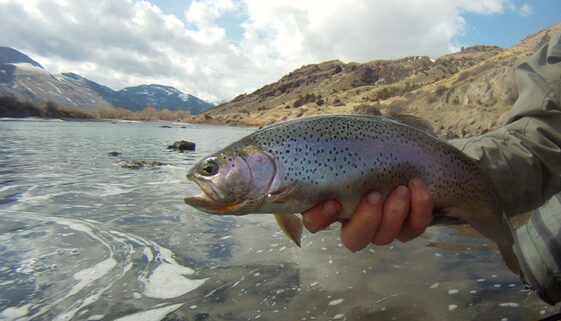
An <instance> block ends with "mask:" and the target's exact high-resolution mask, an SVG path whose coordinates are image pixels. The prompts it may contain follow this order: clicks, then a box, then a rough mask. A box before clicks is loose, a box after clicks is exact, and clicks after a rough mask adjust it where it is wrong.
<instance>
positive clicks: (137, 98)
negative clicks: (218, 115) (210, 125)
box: [118, 85, 213, 114]
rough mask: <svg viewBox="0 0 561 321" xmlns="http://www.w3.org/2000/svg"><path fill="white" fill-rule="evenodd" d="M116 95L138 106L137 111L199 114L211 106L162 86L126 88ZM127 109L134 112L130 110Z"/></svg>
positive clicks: (176, 90)
mask: <svg viewBox="0 0 561 321" xmlns="http://www.w3.org/2000/svg"><path fill="white" fill-rule="evenodd" d="M118 94H119V97H121V98H122V99H127V100H130V101H132V102H133V103H135V104H136V105H137V106H139V107H138V109H137V110H142V109H144V108H145V107H154V108H156V109H157V110H162V109H168V110H170V111H176V110H190V111H191V113H192V114H200V113H202V112H204V111H206V110H208V109H209V108H210V107H212V106H213V105H212V104H210V103H207V102H205V101H203V100H201V99H199V98H197V97H195V96H192V95H189V94H184V93H183V92H181V91H180V90H178V89H176V88H174V87H169V86H162V85H141V86H136V87H127V88H124V89H121V90H119V91H118ZM129 109H131V110H133V111H134V109H132V108H129Z"/></svg>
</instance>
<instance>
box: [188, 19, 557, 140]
mask: <svg viewBox="0 0 561 321" xmlns="http://www.w3.org/2000/svg"><path fill="white" fill-rule="evenodd" d="M559 28H561V24H558V25H555V26H552V27H550V28H548V29H545V30H543V31H541V32H539V33H537V34H535V35H532V36H529V37H527V38H526V39H524V40H522V42H520V43H519V44H518V45H516V46H514V47H512V48H509V49H507V50H503V49H501V48H499V47H494V46H491V47H490V46H475V47H470V48H466V49H464V50H463V51H461V52H458V53H453V54H449V55H446V56H443V57H440V58H438V59H436V60H434V61H433V60H431V59H430V58H429V57H422V56H412V57H406V58H401V59H396V60H375V61H370V62H366V63H343V62H341V61H338V60H333V61H327V62H323V63H320V64H312V65H306V66H303V67H301V68H299V69H296V70H294V71H293V72H291V73H289V74H287V75H285V76H283V77H282V78H281V79H280V80H279V81H277V82H275V83H272V84H269V85H266V86H264V87H262V88H260V89H258V90H256V91H255V92H253V93H250V94H243V95H240V96H238V97H236V98H234V99H233V100H232V101H230V102H227V103H224V104H221V105H218V106H216V107H214V108H212V109H210V110H209V111H208V112H207V113H205V114H204V115H201V116H200V117H196V118H194V119H193V120H194V121H201V122H205V121H206V122H214V123H219V124H231V125H249V126H263V125H269V124H272V123H274V122H278V121H281V120H287V119H292V118H297V117H302V116H308V115H314V114H326V113H378V112H380V113H382V114H394V113H401V114H411V115H416V116H420V117H422V118H425V119H426V120H428V121H430V122H431V123H433V125H434V127H435V131H436V132H437V134H439V135H440V136H442V137H445V138H453V137H464V136H471V135H478V134H481V133H484V132H486V131H488V130H492V129H495V128H497V127H499V126H500V125H502V124H503V123H504V121H505V120H506V118H507V116H508V113H509V111H510V107H511V106H512V103H513V102H514V101H515V100H516V96H517V91H516V83H515V78H514V69H515V68H516V66H517V65H518V64H520V63H521V62H522V61H523V60H524V59H526V58H527V57H528V56H530V55H531V54H532V53H534V52H535V50H537V49H538V48H539V47H540V46H542V45H543V44H545V43H546V42H547V41H548V40H549V39H550V38H551V36H552V35H553V33H554V32H555V31H556V30H557V29H559Z"/></svg>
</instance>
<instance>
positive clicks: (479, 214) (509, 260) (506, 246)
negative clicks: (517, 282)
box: [444, 208, 520, 275]
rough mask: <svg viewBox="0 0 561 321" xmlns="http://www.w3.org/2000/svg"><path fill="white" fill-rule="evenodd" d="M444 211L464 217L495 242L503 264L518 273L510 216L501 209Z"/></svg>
mask: <svg viewBox="0 0 561 321" xmlns="http://www.w3.org/2000/svg"><path fill="white" fill-rule="evenodd" d="M444 211H445V212H446V213H449V214H450V213H454V214H453V215H452V216H455V217H460V218H462V219H465V220H466V221H467V222H468V223H469V225H471V226H472V227H473V228H474V229H475V230H476V231H478V232H479V233H481V234H483V236H485V237H487V238H488V239H490V240H491V241H493V242H495V243H497V246H498V247H499V252H500V253H501V255H502V257H503V260H504V262H505V264H506V265H507V266H508V268H509V269H510V270H511V271H512V272H514V273H515V274H517V275H520V263H519V262H518V257H517V256H516V253H515V252H514V229H513V227H512V223H511V222H510V218H509V217H508V216H507V215H506V214H505V213H504V212H503V211H502V209H500V208H495V209H493V210H490V209H489V208H484V209H469V210H468V209H465V208H445V209H444Z"/></svg>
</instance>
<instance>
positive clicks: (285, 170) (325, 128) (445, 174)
mask: <svg viewBox="0 0 561 321" xmlns="http://www.w3.org/2000/svg"><path fill="white" fill-rule="evenodd" d="M419 124H420V125H423V124H426V123H423V122H422V120H419V119H416V118H414V117H412V116H403V117H398V118H391V117H386V116H370V115H321V116H312V117H306V118H301V119H296V120H290V121H285V122H282V123H278V124H275V125H272V126H269V127H266V128H263V129H261V130H258V131H256V132H254V133H252V134H250V135H248V136H246V137H244V138H242V139H241V140H239V141H237V142H235V143H233V144H231V145H229V146H228V147H226V148H224V149H222V150H220V151H218V152H216V153H215V154H213V155H210V156H209V157H206V158H204V159H203V160H201V161H199V162H198V163H196V164H195V165H194V166H193V167H192V168H191V169H190V170H189V172H188V174H187V178H188V179H190V180H192V181H194V182H195V183H197V185H198V186H199V187H200V188H201V189H202V191H203V193H201V194H199V195H197V196H193V197H188V198H185V203H187V204H188V205H191V206H193V207H195V208H197V209H199V210H201V211H204V212H207V213H211V214H232V215H243V214H249V213H271V214H275V218H276V219H277V221H278V223H279V225H280V227H281V228H282V230H283V231H284V232H285V233H286V234H287V235H288V236H289V237H290V238H291V239H292V240H293V241H295V242H296V243H297V244H298V245H299V242H300V237H301V233H302V222H301V220H300V219H299V218H298V217H296V216H295V215H294V214H291V213H301V212H303V211H305V210H307V209H309V208H311V207H312V206H314V205H315V204H317V203H319V202H321V201H324V200H327V199H335V200H338V201H339V202H340V203H341V204H342V205H343V213H342V215H341V218H350V217H351V216H352V215H353V213H354V211H355V209H356V208H357V206H358V205H359V203H360V202H361V200H362V199H363V197H364V196H365V195H366V194H367V193H368V192H370V191H373V190H376V191H379V192H381V193H382V194H385V195H388V194H389V193H390V192H391V191H392V190H393V189H395V188H396V187H397V186H398V185H407V183H408V182H409V181H410V180H411V179H412V178H415V177H418V178H421V179H422V180H423V181H424V182H425V184H426V185H427V187H428V189H429V191H430V193H431V195H432V198H433V202H434V206H435V209H437V210H438V212H439V213H444V214H445V215H446V216H450V217H453V218H459V219H462V220H465V221H467V222H468V223H469V224H470V225H471V226H472V227H474V228H475V229H476V230H477V231H479V232H480V233H481V234H483V235H484V236H486V237H487V238H489V239H491V240H492V241H494V242H495V243H497V245H498V248H499V250H500V252H501V254H502V255H503V258H504V260H505V262H506V264H507V265H508V267H509V268H510V269H511V270H512V271H513V272H515V273H517V274H518V273H519V267H518V260H517V258H516V255H515V254H514V251H513V243H514V238H513V229H512V225H511V223H510V220H509V218H508V217H507V216H506V215H505V213H504V212H503V210H502V208H501V206H500V203H499V201H498V197H497V193H496V191H495V189H494V187H493V185H492V183H491V182H490V180H489V179H488V178H487V177H486V175H485V174H483V172H482V171H481V170H480V169H479V167H478V166H477V164H476V163H475V162H474V161H473V160H472V159H471V158H469V157H468V156H466V155H465V154H463V153H462V152H461V151H459V150H458V149H456V148H455V147H453V146H452V145H450V144H448V143H447V142H446V141H443V140H441V139H439V138H437V137H436V136H434V135H433V134H431V133H429V132H428V131H427V130H426V128H425V129H422V128H419V126H417V125H419ZM421 127H424V126H421ZM435 213H436V211H435Z"/></svg>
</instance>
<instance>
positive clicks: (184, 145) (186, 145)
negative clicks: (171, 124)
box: [168, 140, 195, 152]
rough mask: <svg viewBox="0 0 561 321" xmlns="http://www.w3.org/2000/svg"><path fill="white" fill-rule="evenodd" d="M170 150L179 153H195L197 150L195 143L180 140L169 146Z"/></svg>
mask: <svg viewBox="0 0 561 321" xmlns="http://www.w3.org/2000/svg"><path fill="white" fill-rule="evenodd" d="M168 149H171V150H177V151H180V152H184V151H194V150H195V143H193V142H188V141H185V140H178V141H176V142H175V143H173V145H169V146H168Z"/></svg>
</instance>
